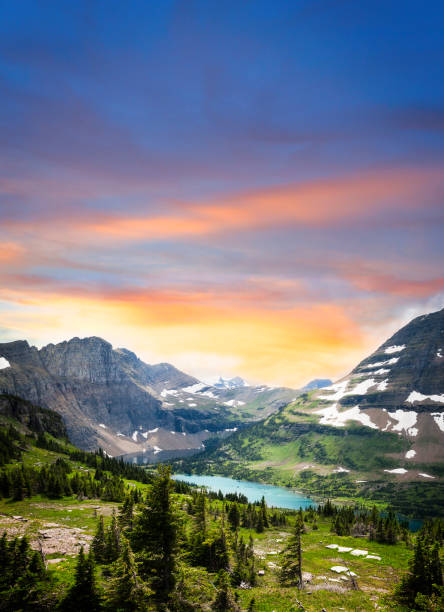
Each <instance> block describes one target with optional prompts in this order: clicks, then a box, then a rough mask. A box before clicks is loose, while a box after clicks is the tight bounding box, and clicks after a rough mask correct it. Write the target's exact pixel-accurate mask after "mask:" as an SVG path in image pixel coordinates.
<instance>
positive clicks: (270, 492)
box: [173, 474, 316, 510]
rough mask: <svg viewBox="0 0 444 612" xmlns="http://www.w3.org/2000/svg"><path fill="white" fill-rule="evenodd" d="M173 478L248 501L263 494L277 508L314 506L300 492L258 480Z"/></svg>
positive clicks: (175, 476)
mask: <svg viewBox="0 0 444 612" xmlns="http://www.w3.org/2000/svg"><path fill="white" fill-rule="evenodd" d="M173 478H176V479H177V480H183V481H185V482H189V483H194V484H196V485H198V486H201V487H207V489H209V490H210V491H216V493H217V492H218V491H222V493H223V494H224V495H225V494H226V493H242V494H243V495H245V496H246V497H247V499H248V501H249V502H255V501H259V500H260V499H261V497H262V496H264V498H265V501H266V503H267V506H275V507H277V508H289V509H291V510H299V508H301V507H302V508H308V507H309V506H316V502H314V501H313V500H312V499H310V498H309V497H305V496H304V495H302V493H298V492H296V491H291V490H290V489H285V488H283V487H275V486H273V485H266V484H260V483H259V482H248V481H246V480H234V479H233V478H227V477H226V476H200V475H197V474H191V475H190V474H174V476H173Z"/></svg>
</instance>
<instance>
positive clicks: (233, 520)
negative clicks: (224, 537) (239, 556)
mask: <svg viewBox="0 0 444 612" xmlns="http://www.w3.org/2000/svg"><path fill="white" fill-rule="evenodd" d="M227 518H228V522H229V523H230V527H231V529H232V530H233V531H236V529H238V528H239V525H240V512H239V507H238V505H237V504H236V502H235V503H234V504H231V506H230V509H229V511H228V517H227Z"/></svg>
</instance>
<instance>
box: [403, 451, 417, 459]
mask: <svg viewBox="0 0 444 612" xmlns="http://www.w3.org/2000/svg"><path fill="white" fill-rule="evenodd" d="M415 455H416V451H415V450H409V451H407V452H406V454H405V458H406V459H413V457H414V456H415Z"/></svg>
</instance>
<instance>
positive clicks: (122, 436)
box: [117, 431, 125, 438]
mask: <svg viewBox="0 0 444 612" xmlns="http://www.w3.org/2000/svg"><path fill="white" fill-rule="evenodd" d="M117 435H118V436H120V437H121V438H124V437H125V436H124V434H123V433H120V431H118V432H117Z"/></svg>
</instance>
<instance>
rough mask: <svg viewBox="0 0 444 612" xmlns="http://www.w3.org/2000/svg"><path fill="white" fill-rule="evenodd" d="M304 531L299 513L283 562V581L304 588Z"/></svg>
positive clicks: (284, 552)
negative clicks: (302, 539)
mask: <svg viewBox="0 0 444 612" xmlns="http://www.w3.org/2000/svg"><path fill="white" fill-rule="evenodd" d="M303 531H304V524H303V522H302V517H301V515H300V514H298V516H297V518H296V525H295V528H294V532H293V535H292V536H291V538H290V539H289V542H288V544H287V546H286V548H285V550H284V551H283V562H282V567H281V576H280V578H281V582H283V583H290V584H296V585H297V587H298V588H299V589H302V586H303V582H302V543H301V535H302V533H303Z"/></svg>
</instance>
